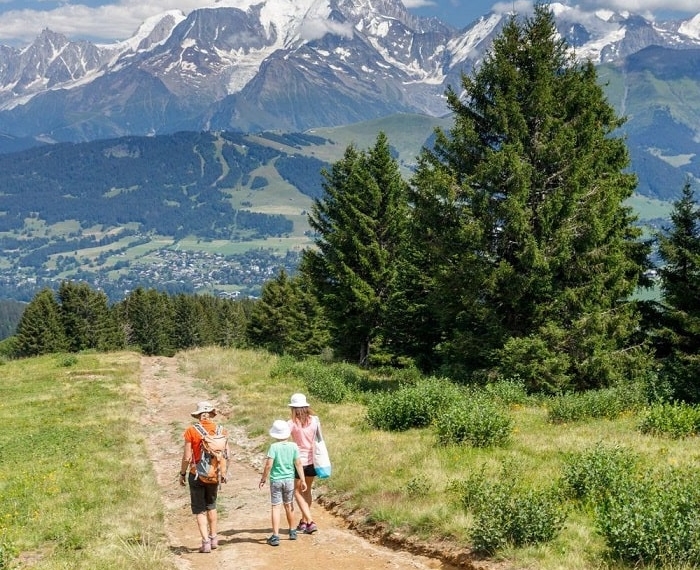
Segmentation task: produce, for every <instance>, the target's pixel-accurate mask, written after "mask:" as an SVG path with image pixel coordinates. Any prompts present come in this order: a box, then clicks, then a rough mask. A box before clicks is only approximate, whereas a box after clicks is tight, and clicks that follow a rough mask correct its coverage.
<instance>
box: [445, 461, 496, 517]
mask: <svg viewBox="0 0 700 570" xmlns="http://www.w3.org/2000/svg"><path fill="white" fill-rule="evenodd" d="M484 470H485V468H484V467H483V466H482V467H481V469H480V470H479V471H475V472H474V473H472V474H470V475H469V477H467V478H466V479H454V480H452V481H449V482H448V484H447V487H446V492H447V493H449V494H450V495H452V496H453V497H455V499H456V501H457V502H458V503H459V504H460V505H461V506H462V507H464V508H465V509H467V510H469V509H471V508H473V507H475V506H476V505H478V504H479V501H480V500H481V497H482V495H483V493H484V491H485V489H486V486H487V485H488V483H487V481H486V476H485V474H484Z"/></svg>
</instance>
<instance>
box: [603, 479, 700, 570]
mask: <svg viewBox="0 0 700 570" xmlns="http://www.w3.org/2000/svg"><path fill="white" fill-rule="evenodd" d="M699 512H700V477H699V476H698V474H697V473H696V472H694V471H692V472H690V471H678V472H668V473H665V474H662V475H661V476H659V477H654V475H653V474H647V475H646V476H644V477H635V478H632V479H629V480H628V481H627V482H626V484H625V485H619V486H617V488H616V489H615V492H614V493H609V494H608V495H607V496H606V498H605V500H603V501H602V502H601V503H600V505H599V507H598V509H597V513H596V523H597V525H598V527H599V529H600V531H601V533H602V535H603V537H604V538H605V541H606V543H607V545H608V547H609V549H610V551H611V554H612V555H613V556H614V557H616V558H619V559H622V560H625V561H628V562H630V563H632V564H635V565H636V564H651V565H657V566H667V567H670V568H675V567H678V566H681V565H684V564H688V565H698V564H700V516H699V515H698V513H699Z"/></svg>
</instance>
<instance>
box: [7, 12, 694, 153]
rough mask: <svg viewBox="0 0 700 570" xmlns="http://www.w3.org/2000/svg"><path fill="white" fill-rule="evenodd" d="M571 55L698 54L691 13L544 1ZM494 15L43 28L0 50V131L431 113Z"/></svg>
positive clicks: (148, 129) (263, 125) (259, 16)
mask: <svg viewBox="0 0 700 570" xmlns="http://www.w3.org/2000/svg"><path fill="white" fill-rule="evenodd" d="M551 7H552V9H553V11H554V13H555V16H556V18H557V23H558V28H559V30H560V33H561V34H562V35H563V36H564V37H566V39H567V40H568V42H569V44H570V45H571V46H572V47H573V48H574V49H575V51H576V54H577V55H578V56H579V57H582V58H590V59H592V60H593V61H595V62H596V63H610V62H619V61H622V60H623V59H624V58H625V57H627V56H629V55H631V54H635V53H638V52H639V51H640V50H642V49H644V48H646V47H648V46H652V45H655V46H661V47H667V48H672V49H674V50H676V49H690V48H700V14H698V15H697V16H696V17H695V18H693V19H691V20H687V21H669V22H651V21H648V20H645V19H644V18H642V17H640V16H636V15H633V14H622V13H616V12H613V11H606V10H598V11H597V12H583V11H581V10H579V9H576V8H570V7H566V6H564V5H561V4H552V5H551ZM508 17H509V15H508V14H496V13H490V14H486V15H484V16H483V17H482V18H480V19H478V20H477V21H475V22H474V23H473V24H472V25H470V26H468V27H467V28H465V29H462V30H456V29H454V28H452V27H450V26H449V25H448V24H446V23H443V22H440V21H438V20H436V19H434V18H430V19H425V18H418V17H415V16H413V15H411V14H410V13H409V12H408V11H407V10H406V9H405V7H404V6H403V4H402V3H401V2H400V0H375V1H372V2H370V1H369V0H222V1H220V2H216V3H214V4H213V5H212V6H211V7H208V8H202V9H198V10H194V11H192V12H191V13H189V14H188V15H187V16H185V15H184V14H183V13H181V12H177V11H171V12H166V13H164V14H162V15H160V16H158V17H154V18H151V19H150V20H148V21H146V22H144V24H143V25H142V26H141V28H140V29H139V30H138V31H137V32H136V33H135V34H134V36H133V37H132V38H129V39H127V40H125V41H123V42H119V43H116V44H112V45H94V44H91V43H89V42H72V41H69V40H68V39H67V38H65V37H64V36H62V35H59V34H55V33H53V32H51V31H50V30H44V31H43V32H42V33H41V35H40V36H39V37H38V38H37V39H36V40H35V41H34V42H33V43H32V44H31V45H30V46H27V47H26V48H23V49H14V48H9V47H3V46H0V133H4V134H5V135H7V136H10V137H17V138H28V139H35V140H36V139H39V140H43V141H81V140H92V139H97V138H106V137H112V136H121V135H125V134H136V135H143V134H153V133H167V132H174V131H177V130H185V129H191V130H224V129H227V130H239V131H253V130H269V129H281V130H303V129H307V128H310V127H314V126H329V125H340V124H348V123H352V122H357V121H361V120H367V119H371V118H376V117H380V116H384V115H387V114H391V113H396V112H416V113H423V114H429V115H435V116H437V115H443V114H445V113H446V112H447V108H446V106H445V101H444V92H445V89H446V88H447V86H448V85H452V86H458V85H459V77H460V73H461V72H470V71H471V69H472V67H473V66H475V65H478V64H479V62H480V60H481V58H482V57H483V55H484V53H485V52H486V50H487V49H488V48H489V46H490V45H491V41H492V39H493V37H494V35H496V34H497V33H498V32H499V31H500V29H501V27H502V25H503V24H504V22H505V21H506V19H507V18H508Z"/></svg>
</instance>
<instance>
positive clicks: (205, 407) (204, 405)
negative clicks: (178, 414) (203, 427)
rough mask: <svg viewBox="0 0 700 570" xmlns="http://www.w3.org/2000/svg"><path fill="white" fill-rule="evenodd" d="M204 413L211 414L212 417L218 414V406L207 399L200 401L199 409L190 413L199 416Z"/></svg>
mask: <svg viewBox="0 0 700 570" xmlns="http://www.w3.org/2000/svg"><path fill="white" fill-rule="evenodd" d="M202 414H209V415H210V416H211V417H214V416H215V415H216V408H215V407H214V406H212V405H211V404H210V403H209V402H207V401H204V402H198V403H197V409H196V410H195V411H194V412H192V413H191V414H190V415H191V416H193V417H195V418H197V417H199V416H200V415H202Z"/></svg>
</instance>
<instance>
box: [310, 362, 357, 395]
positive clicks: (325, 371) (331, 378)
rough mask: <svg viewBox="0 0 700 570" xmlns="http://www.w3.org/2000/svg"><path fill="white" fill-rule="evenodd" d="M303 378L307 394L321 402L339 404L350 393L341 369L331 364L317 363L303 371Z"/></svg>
mask: <svg viewBox="0 0 700 570" xmlns="http://www.w3.org/2000/svg"><path fill="white" fill-rule="evenodd" d="M304 380H305V381H306V386H307V390H308V392H309V394H310V395H311V396H313V397H315V398H318V399H319V400H321V401H322V402H327V403H329V404H339V403H340V402H342V401H343V400H344V399H345V398H346V397H347V396H348V395H349V394H350V388H349V387H348V385H347V384H346V383H345V377H344V376H343V374H342V369H338V368H336V367H334V366H333V365H331V366H327V365H324V364H319V365H317V366H312V367H309V368H308V369H307V370H306V371H305V377H304Z"/></svg>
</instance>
